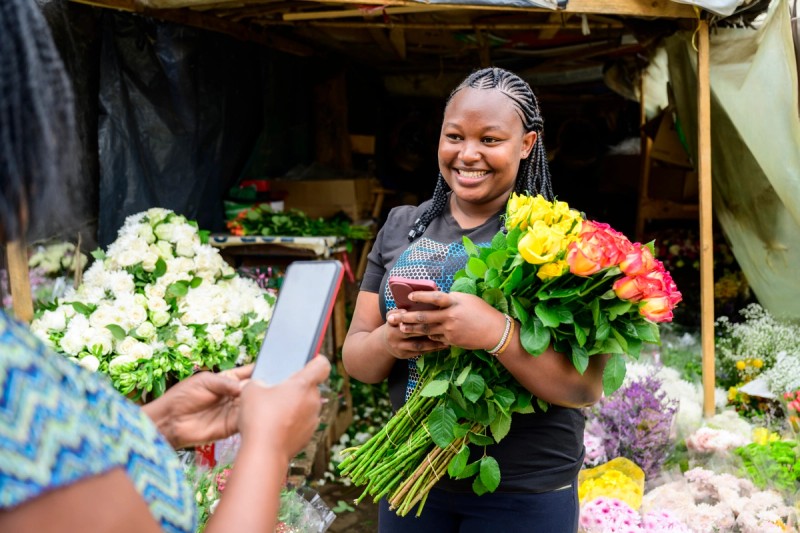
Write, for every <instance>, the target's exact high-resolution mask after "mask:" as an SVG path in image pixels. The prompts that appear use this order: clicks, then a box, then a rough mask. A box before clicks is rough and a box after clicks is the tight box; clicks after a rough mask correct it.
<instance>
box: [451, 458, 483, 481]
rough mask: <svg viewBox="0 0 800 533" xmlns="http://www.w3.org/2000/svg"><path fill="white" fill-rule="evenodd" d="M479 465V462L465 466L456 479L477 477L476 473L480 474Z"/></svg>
mask: <svg viewBox="0 0 800 533" xmlns="http://www.w3.org/2000/svg"><path fill="white" fill-rule="evenodd" d="M480 468H481V464H480V462H479V461H475V462H473V463H470V464H468V465H467V467H466V468H464V470H463V471H462V472H461V474H459V475H458V476H456V479H467V478H468V477H472V476H477V475H478V472H480Z"/></svg>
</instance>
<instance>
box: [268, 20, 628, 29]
mask: <svg viewBox="0 0 800 533" xmlns="http://www.w3.org/2000/svg"><path fill="white" fill-rule="evenodd" d="M258 23H259V24H261V25H263V26H286V25H287V24H290V23H288V22H285V21H282V20H259V21H258ZM298 24H304V25H308V26H311V27H315V28H340V29H342V28H400V29H405V30H426V31H436V30H440V31H452V30H484V31H491V30H507V31H515V30H516V31H527V30H537V29H542V28H549V27H551V26H553V24H550V23H547V22H541V23H535V22H533V23H528V24H526V23H524V22H515V23H502V22H500V23H497V24H470V23H469V22H464V23H449V22H442V23H435V22H383V21H380V22H379V21H369V20H365V21H360V22H356V21H333V20H331V21H328V20H320V21H308V22H301V23H298ZM557 26H558V28H559V29H562V30H563V29H569V30H580V29H581V25H580V24H568V25H561V24H558V25H557ZM597 28H603V29H622V28H623V25H622V24H617V25H615V26H612V25H603V26H592V29H597Z"/></svg>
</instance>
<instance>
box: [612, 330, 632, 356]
mask: <svg viewBox="0 0 800 533" xmlns="http://www.w3.org/2000/svg"><path fill="white" fill-rule="evenodd" d="M611 334H612V335H614V338H615V339H617V342H618V343H619V345H620V346H621V347H622V351H623V352H625V353H627V352H628V341H627V340H626V339H625V335H623V334H622V333H620V332H619V331H617V328H611Z"/></svg>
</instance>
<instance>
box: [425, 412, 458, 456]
mask: <svg viewBox="0 0 800 533" xmlns="http://www.w3.org/2000/svg"><path fill="white" fill-rule="evenodd" d="M457 421H458V420H457V419H456V413H455V412H454V411H453V410H452V409H450V408H449V407H447V406H445V405H442V404H439V405H437V406H436V407H434V408H433V411H431V414H430V416H429V417H428V431H429V432H430V434H431V438H432V439H433V442H435V443H436V445H437V446H439V447H440V448H447V446H449V445H450V443H451V442H453V439H455V434H454V433H453V427H454V426H455V425H456V422H457Z"/></svg>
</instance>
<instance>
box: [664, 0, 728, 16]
mask: <svg viewBox="0 0 800 533" xmlns="http://www.w3.org/2000/svg"><path fill="white" fill-rule="evenodd" d="M672 1H673V2H677V3H679V4H689V5H692V6H697V7H701V8H703V9H705V10H707V11H711V12H712V13H714V14H715V15H719V16H721V17H729V16H731V15H733V12H734V11H736V8H737V7H739V6H740V5H742V4H743V3H744V0H672Z"/></svg>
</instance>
